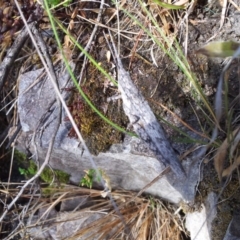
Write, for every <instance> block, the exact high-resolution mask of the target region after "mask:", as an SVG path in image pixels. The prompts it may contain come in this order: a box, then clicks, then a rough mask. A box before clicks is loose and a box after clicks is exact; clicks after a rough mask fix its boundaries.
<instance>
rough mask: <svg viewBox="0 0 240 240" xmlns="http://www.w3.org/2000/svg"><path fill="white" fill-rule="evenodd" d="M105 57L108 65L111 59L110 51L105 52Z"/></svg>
mask: <svg viewBox="0 0 240 240" xmlns="http://www.w3.org/2000/svg"><path fill="white" fill-rule="evenodd" d="M106 57H107V62H108V63H109V62H110V59H111V52H110V51H107V53H106Z"/></svg>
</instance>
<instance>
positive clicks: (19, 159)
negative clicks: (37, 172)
mask: <svg viewBox="0 0 240 240" xmlns="http://www.w3.org/2000/svg"><path fill="white" fill-rule="evenodd" d="M14 159H16V160H17V162H18V163H19V164H24V163H26V159H27V155H26V154H25V153H22V152H20V151H18V150H17V149H15V150H14Z"/></svg>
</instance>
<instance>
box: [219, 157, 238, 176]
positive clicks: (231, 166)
mask: <svg viewBox="0 0 240 240" xmlns="http://www.w3.org/2000/svg"><path fill="white" fill-rule="evenodd" d="M239 165H240V156H238V157H237V158H236V159H235V161H234V162H233V164H232V165H230V166H229V167H228V168H226V169H225V170H224V171H223V173H222V177H229V176H230V175H231V174H232V172H233V171H234V170H235V169H236V168H237V167H238V166H239Z"/></svg>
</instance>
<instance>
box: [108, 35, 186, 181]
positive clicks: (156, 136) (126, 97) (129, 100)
mask: <svg viewBox="0 0 240 240" xmlns="http://www.w3.org/2000/svg"><path fill="white" fill-rule="evenodd" d="M110 36H111V35H110ZM112 43H113V50H114V55H115V58H116V61H117V67H118V88H119V90H120V92H121V96H122V101H123V108H124V111H125V114H126V115H127V116H128V118H129V121H130V123H131V124H132V126H133V128H134V131H135V132H136V133H137V134H138V136H139V137H140V138H141V139H142V140H143V141H144V142H145V143H146V144H147V145H148V146H149V149H151V150H152V151H153V152H154V154H155V156H156V158H157V159H158V160H159V161H161V162H162V163H163V164H165V165H166V166H168V165H169V166H170V168H171V170H172V171H173V172H174V173H175V174H176V175H177V176H178V177H180V178H183V177H184V176H185V172H184V170H183V167H182V165H181V163H180V162H179V160H178V158H177V156H176V154H175V152H174V150H173V149H172V147H171V145H170V143H169V141H168V139H167V138H166V136H165V133H164V130H163V128H162V127H161V126H160V124H159V122H158V121H157V119H156V117H155V115H154V114H153V112H152V110H151V108H150V107H149V105H148V103H147V101H146V100H145V99H144V97H143V96H142V94H141V93H140V91H139V90H138V89H137V88H136V86H135V85H134V84H133V82H132V80H131V77H130V75H129V73H128V72H126V71H125V70H124V68H123V65H122V62H121V59H120V57H119V55H118V53H117V50H116V46H115V44H114V42H113V39H112Z"/></svg>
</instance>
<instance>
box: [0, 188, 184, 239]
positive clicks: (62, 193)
mask: <svg viewBox="0 0 240 240" xmlns="http://www.w3.org/2000/svg"><path fill="white" fill-rule="evenodd" d="M34 188H35V190H33V189H34ZM27 191H29V192H28V193H27ZM41 192H42V194H41V195H40V194H39V189H38V190H37V188H36V185H35V186H32V189H27V190H26V194H24V195H23V196H22V198H21V199H20V200H19V202H18V203H17V204H16V205H15V208H14V209H12V210H11V211H9V214H8V216H7V218H6V219H8V220H6V221H5V223H4V224H5V226H4V229H2V233H3V232H4V230H5V237H6V236H7V238H6V239H10V238H12V237H14V236H15V237H16V236H18V237H19V236H21V237H24V236H31V237H33V238H36V237H38V238H39V239H43V238H41V236H43V235H44V234H45V235H44V236H45V237H46V236H48V234H49V232H51V237H53V236H60V235H61V239H74V240H75V239H142V240H144V239H152V240H153V239H156V240H157V239H158V240H159V239H164V240H166V239H174V240H178V239H179V240H180V239H182V235H183V234H186V233H185V230H184V225H183V221H182V220H181V218H180V216H179V215H174V211H175V210H176V209H174V207H173V206H171V205H170V204H164V203H163V202H162V201H161V200H159V199H155V198H152V197H150V198H144V197H136V196H135V194H134V193H133V192H130V191H121V190H117V191H114V192H112V197H113V198H114V200H115V202H116V204H117V206H118V209H119V213H120V215H119V213H116V212H115V210H114V208H113V206H112V202H111V200H110V199H108V198H102V197H101V194H102V192H101V191H100V190H92V189H85V188H80V187H74V186H69V185H65V186H64V187H63V186H62V187H61V188H59V187H57V186H56V187H55V188H54V187H51V188H41ZM15 194H17V191H16V189H15V190H14V188H12V190H9V192H6V191H4V190H2V191H1V195H0V196H1V199H3V198H5V197H8V198H12V197H14V195H15ZM56 209H57V210H56ZM70 209H71V210H70ZM121 216H122V218H121ZM81 219H84V220H81ZM123 219H124V220H123ZM79 221H81V225H80V224H79ZM124 222H125V225H124ZM76 226H77V227H76ZM66 228H68V229H71V231H65V232H61V229H66ZM54 232H55V233H54ZM50 239H51V238H50Z"/></svg>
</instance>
